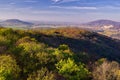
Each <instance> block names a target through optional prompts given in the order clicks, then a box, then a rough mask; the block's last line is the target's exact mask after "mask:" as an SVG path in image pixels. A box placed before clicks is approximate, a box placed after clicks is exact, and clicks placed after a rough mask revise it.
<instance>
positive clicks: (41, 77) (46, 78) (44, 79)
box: [27, 68, 55, 80]
mask: <svg viewBox="0 0 120 80" xmlns="http://www.w3.org/2000/svg"><path fill="white" fill-rule="evenodd" d="M27 80H55V77H54V74H53V73H52V72H50V71H48V70H47V68H42V69H41V70H38V71H37V72H34V73H33V74H31V75H29V77H28V78H27Z"/></svg>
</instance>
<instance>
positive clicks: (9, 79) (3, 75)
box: [0, 55, 20, 80]
mask: <svg viewBox="0 0 120 80" xmlns="http://www.w3.org/2000/svg"><path fill="white" fill-rule="evenodd" d="M19 72H20V68H19V66H18V65H17V63H16V61H15V59H13V58H12V57H11V56H10V55H1V56H0V80H18V76H19Z"/></svg>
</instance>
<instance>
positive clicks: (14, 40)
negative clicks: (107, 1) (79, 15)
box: [0, 28, 120, 80]
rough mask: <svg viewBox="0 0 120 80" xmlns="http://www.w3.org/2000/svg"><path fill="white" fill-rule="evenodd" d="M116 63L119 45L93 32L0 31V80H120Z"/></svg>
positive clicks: (119, 49) (64, 29) (119, 53)
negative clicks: (113, 79) (103, 75)
mask: <svg viewBox="0 0 120 80" xmlns="http://www.w3.org/2000/svg"><path fill="white" fill-rule="evenodd" d="M111 61H112V62H111ZM115 61H116V62H115ZM119 62H120V41H119V40H114V39H112V38H110V37H107V36H103V35H99V34H97V33H94V32H89V31H86V30H83V29H79V28H52V29H34V30H14V29H10V28H0V66H1V67H0V80H97V79H98V77H99V79H100V80H102V79H103V77H101V76H102V74H101V76H100V75H99V70H100V72H101V70H105V71H108V72H109V73H110V75H113V76H112V77H114V78H115V80H119V78H120V75H119V73H117V72H119V71H120V69H119V67H118V66H119ZM104 65H108V67H109V68H105V67H104V68H105V69H101V66H104ZM111 67H112V68H111ZM113 67H114V70H115V72H113V70H112V69H113ZM99 68H100V69H99ZM102 68H103V67H102ZM96 71H97V72H96ZM103 72H104V71H103ZM106 73H107V72H106ZM108 75H109V74H106V76H108ZM105 79H106V77H105ZM108 79H109V80H112V79H111V77H107V80H108Z"/></svg>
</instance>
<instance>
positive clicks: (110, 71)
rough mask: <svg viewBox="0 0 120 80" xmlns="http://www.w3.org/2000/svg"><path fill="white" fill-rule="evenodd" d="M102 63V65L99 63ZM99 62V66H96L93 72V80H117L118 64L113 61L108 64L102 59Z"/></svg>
mask: <svg viewBox="0 0 120 80" xmlns="http://www.w3.org/2000/svg"><path fill="white" fill-rule="evenodd" d="M102 61H104V62H103V63H102V64H101V62H102ZM102 61H101V60H99V61H98V62H100V64H101V65H98V66H96V67H95V68H94V70H93V79H94V80H119V79H120V78H119V77H120V76H119V70H120V68H119V64H118V63H117V62H115V61H112V62H109V61H107V60H105V59H104V60H103V59H102Z"/></svg>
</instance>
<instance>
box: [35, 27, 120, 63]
mask: <svg viewBox="0 0 120 80" xmlns="http://www.w3.org/2000/svg"><path fill="white" fill-rule="evenodd" d="M35 31H36V30H35ZM36 32H38V34H39V33H41V34H42V35H38V36H36V35H35V36H34V37H36V39H37V40H38V41H41V42H43V43H46V44H48V45H49V46H52V47H58V46H59V45H60V44H66V45H68V46H69V47H70V48H71V50H72V51H74V52H75V53H78V54H79V52H85V53H87V54H88V55H89V56H90V57H91V59H98V58H101V57H105V58H108V59H110V60H118V61H119V59H120V41H119V40H115V39H112V38H110V37H107V36H104V35H100V34H97V33H94V32H89V31H86V30H83V29H79V28H59V29H48V30H37V31H36Z"/></svg>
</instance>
